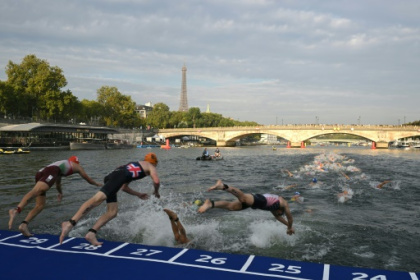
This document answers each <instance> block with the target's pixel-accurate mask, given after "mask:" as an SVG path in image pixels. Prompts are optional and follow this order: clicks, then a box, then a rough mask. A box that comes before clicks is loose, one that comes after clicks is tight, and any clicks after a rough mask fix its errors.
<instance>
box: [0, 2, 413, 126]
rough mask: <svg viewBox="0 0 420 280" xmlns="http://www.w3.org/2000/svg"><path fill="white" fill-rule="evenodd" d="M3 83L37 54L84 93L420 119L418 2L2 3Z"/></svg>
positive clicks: (258, 112) (283, 118)
mask: <svg viewBox="0 0 420 280" xmlns="http://www.w3.org/2000/svg"><path fill="white" fill-rule="evenodd" d="M0 3H1V9H0V67H1V68H2V70H1V71H0V80H6V79H7V76H6V74H5V71H4V69H5V67H6V65H7V63H8V62H9V61H10V60H11V61H13V62H14V63H21V61H22V59H23V58H24V57H25V56H26V55H28V54H35V55H36V56H37V57H38V58H40V59H45V60H47V61H48V62H49V63H50V65H51V66H58V67H60V68H61V69H62V70H63V71H64V75H65V77H66V78H67V81H68V85H67V87H66V88H65V89H70V90H71V91H72V92H73V94H74V95H75V96H77V97H78V98H79V100H82V99H89V100H95V99H96V91H97V89H99V88H100V87H101V86H105V85H106V86H115V87H117V88H118V89H119V91H120V92H121V93H123V94H125V95H131V97H132V99H133V101H135V102H136V103H138V104H144V103H146V102H152V103H153V104H156V103H158V102H163V103H165V104H167V105H168V106H169V107H170V110H172V111H176V110H178V108H179V102H180V93H181V81H182V72H181V69H182V66H183V65H184V64H185V65H186V67H187V69H188V71H187V91H188V105H189V107H198V108H200V109H201V111H202V112H203V111H206V108H207V105H209V106H210V110H211V112H214V113H219V114H222V115H223V116H225V117H231V118H234V119H235V120H240V121H247V120H248V121H256V122H258V123H260V124H305V123H317V122H319V123H328V124H335V123H340V124H358V123H361V124H399V123H401V124H402V123H403V122H404V121H406V122H411V121H415V120H420V1H418V0H398V1H396V0H298V1H294V0H273V1H271V0H223V1H221V0H211V1H210V0H209V1H205V0H202V1H200V0H182V1H173V0H162V1H159V0H156V1H152V0H150V1H146V0H72V1H70V0H68V1H61V0H54V1H51V0H48V1H47V0H36V1H32V0H27V1H24V0H1V1H0Z"/></svg>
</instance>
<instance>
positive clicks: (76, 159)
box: [69, 156, 79, 164]
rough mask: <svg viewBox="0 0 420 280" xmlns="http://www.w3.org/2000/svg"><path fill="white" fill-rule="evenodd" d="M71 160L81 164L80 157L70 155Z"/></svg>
mask: <svg viewBox="0 0 420 280" xmlns="http://www.w3.org/2000/svg"><path fill="white" fill-rule="evenodd" d="M69 161H72V162H75V163H77V164H79V158H78V157H76V156H71V157H69Z"/></svg>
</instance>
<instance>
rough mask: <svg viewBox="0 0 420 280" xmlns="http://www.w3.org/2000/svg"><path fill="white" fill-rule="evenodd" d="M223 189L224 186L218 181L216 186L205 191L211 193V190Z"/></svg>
mask: <svg viewBox="0 0 420 280" xmlns="http://www.w3.org/2000/svg"><path fill="white" fill-rule="evenodd" d="M223 189H224V185H223V182H222V180H218V181H217V182H216V185H214V186H211V187H210V188H209V189H208V190H207V191H208V192H209V191H213V190H223Z"/></svg>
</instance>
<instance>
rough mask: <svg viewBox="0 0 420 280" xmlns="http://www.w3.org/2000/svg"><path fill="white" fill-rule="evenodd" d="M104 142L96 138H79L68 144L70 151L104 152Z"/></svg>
mask: <svg viewBox="0 0 420 280" xmlns="http://www.w3.org/2000/svg"><path fill="white" fill-rule="evenodd" d="M105 149H106V142H105V141H104V140H102V139H96V138H79V139H77V140H76V141H73V142H70V150H105Z"/></svg>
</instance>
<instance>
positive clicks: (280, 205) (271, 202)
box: [198, 180, 295, 235]
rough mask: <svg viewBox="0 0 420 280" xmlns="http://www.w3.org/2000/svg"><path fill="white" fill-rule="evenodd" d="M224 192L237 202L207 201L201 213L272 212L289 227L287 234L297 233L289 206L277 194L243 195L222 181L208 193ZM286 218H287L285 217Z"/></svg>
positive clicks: (200, 210) (201, 208) (200, 209)
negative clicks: (214, 191)
mask: <svg viewBox="0 0 420 280" xmlns="http://www.w3.org/2000/svg"><path fill="white" fill-rule="evenodd" d="M213 190H224V191H227V192H229V193H231V194H233V195H234V196H236V197H237V198H238V200H236V201H223V200H222V201H213V200H210V199H206V201H205V202H204V204H203V205H202V206H201V207H200V208H199V209H198V212H199V213H204V212H206V211H207V210H209V209H210V208H223V209H227V210H231V211H241V210H245V209H247V208H249V207H251V208H252V209H261V210H266V211H270V212H271V213H272V214H273V216H274V217H275V218H276V220H278V221H279V222H281V223H282V224H284V225H286V226H287V234H288V235H292V234H294V233H295V229H294V228H293V217H292V214H291V212H290V209H289V204H288V203H287V201H286V200H285V199H283V198H282V197H281V196H278V195H275V194H263V195H262V194H250V193H243V192H242V191H241V190H239V189H237V188H234V187H231V186H228V185H226V184H223V182H222V181H221V180H218V181H217V183H216V184H215V185H214V186H212V187H210V188H209V189H208V190H207V191H213ZM283 215H285V216H286V218H284V217H283Z"/></svg>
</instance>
